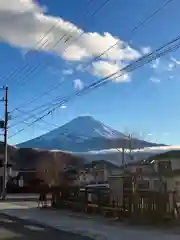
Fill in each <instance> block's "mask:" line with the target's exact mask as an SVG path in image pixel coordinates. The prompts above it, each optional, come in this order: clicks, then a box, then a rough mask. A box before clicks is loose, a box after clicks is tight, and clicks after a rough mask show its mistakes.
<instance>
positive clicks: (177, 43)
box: [10, 36, 180, 138]
mask: <svg viewBox="0 0 180 240" xmlns="http://www.w3.org/2000/svg"><path fill="white" fill-rule="evenodd" d="M179 47H180V36H178V37H177V38H175V39H173V40H172V41H170V42H168V43H167V44H165V45H163V46H162V47H160V48H158V49H157V50H155V51H154V52H152V53H150V54H148V55H146V56H143V57H141V58H140V59H138V60H136V61H135V62H133V63H130V64H129V65H127V66H126V67H124V68H122V69H121V70H120V71H116V72H114V73H112V74H110V75H108V76H107V77H104V78H102V79H100V80H98V81H96V82H94V83H92V84H90V85H88V86H87V87H85V88H83V89H82V90H81V91H77V92H75V93H74V94H72V95H70V96H68V97H66V98H64V99H63V100H62V101H61V102H60V103H58V104H57V105H56V106H55V107H53V108H52V109H51V110H49V111H48V112H47V113H45V114H43V115H42V116H40V117H39V118H37V119H36V120H34V121H33V122H31V123H29V124H28V125H27V126H26V127H30V126H32V125H33V124H35V123H36V122H38V121H41V120H42V119H43V118H44V117H46V116H47V115H49V114H51V113H52V112H53V111H55V110H56V109H57V108H59V107H60V106H62V104H65V103H67V102H69V101H70V100H73V99H74V98H76V97H78V96H81V95H83V94H87V93H88V91H91V90H94V89H96V88H98V87H100V86H102V85H105V84H107V83H108V82H109V79H110V78H112V77H113V76H116V77H120V76H122V75H124V72H132V71H134V70H136V69H138V68H140V67H142V66H144V65H145V64H147V63H150V62H152V61H153V60H155V59H157V58H159V57H161V56H163V55H165V54H168V53H169V52H172V51H176V50H177V49H178V48H179ZM119 72H120V73H119ZM117 74H118V75H117ZM24 130H25V128H22V129H20V130H19V131H18V132H16V133H14V134H13V135H11V136H10V138H11V137H13V136H15V135H17V134H18V133H20V132H22V131H24Z"/></svg>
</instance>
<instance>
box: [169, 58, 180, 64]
mask: <svg viewBox="0 0 180 240" xmlns="http://www.w3.org/2000/svg"><path fill="white" fill-rule="evenodd" d="M171 61H172V62H174V63H175V64H177V65H180V61H179V60H177V59H175V58H173V57H172V58H171Z"/></svg>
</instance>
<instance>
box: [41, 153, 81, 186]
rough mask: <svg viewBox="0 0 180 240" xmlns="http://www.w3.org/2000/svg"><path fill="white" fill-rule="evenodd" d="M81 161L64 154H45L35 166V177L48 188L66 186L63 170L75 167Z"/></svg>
mask: <svg viewBox="0 0 180 240" xmlns="http://www.w3.org/2000/svg"><path fill="white" fill-rule="evenodd" d="M80 163H81V160H80V159H79V158H77V157H74V156H72V155H71V154H69V153H64V152H47V153H46V154H44V156H43V157H42V158H41V159H40V161H39V163H38V164H37V175H38V177H39V178H40V179H41V180H43V182H44V183H45V184H46V185H48V186H53V187H55V186H62V185H64V184H66V183H67V182H66V180H67V179H66V178H65V175H64V170H65V169H66V168H68V167H70V166H76V167H78V165H79V164H80Z"/></svg>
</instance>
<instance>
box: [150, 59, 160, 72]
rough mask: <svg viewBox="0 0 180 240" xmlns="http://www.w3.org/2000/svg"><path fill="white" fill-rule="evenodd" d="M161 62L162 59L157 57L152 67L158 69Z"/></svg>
mask: <svg viewBox="0 0 180 240" xmlns="http://www.w3.org/2000/svg"><path fill="white" fill-rule="evenodd" d="M159 64H160V60H159V58H157V59H156V60H154V61H153V62H152V64H151V68H153V69H156V68H158V67H159Z"/></svg>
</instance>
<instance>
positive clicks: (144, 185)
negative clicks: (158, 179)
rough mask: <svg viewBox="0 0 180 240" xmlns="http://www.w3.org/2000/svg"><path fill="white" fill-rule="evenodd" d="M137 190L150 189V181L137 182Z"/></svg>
mask: <svg viewBox="0 0 180 240" xmlns="http://www.w3.org/2000/svg"><path fill="white" fill-rule="evenodd" d="M137 188H139V189H148V188H149V181H148V180H140V181H138V182H137Z"/></svg>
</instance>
